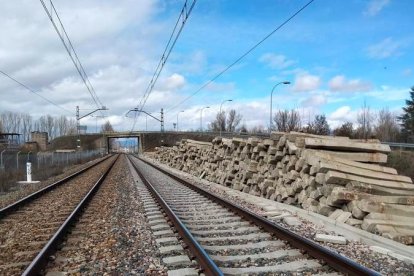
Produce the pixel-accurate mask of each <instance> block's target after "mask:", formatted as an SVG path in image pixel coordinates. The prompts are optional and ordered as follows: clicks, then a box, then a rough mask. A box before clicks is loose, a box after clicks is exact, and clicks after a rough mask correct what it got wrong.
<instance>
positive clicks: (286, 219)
mask: <svg viewBox="0 0 414 276" xmlns="http://www.w3.org/2000/svg"><path fill="white" fill-rule="evenodd" d="M283 222H284V223H286V224H287V225H289V226H298V225H300V224H301V222H300V220H299V219H298V218H297V217H284V218H283Z"/></svg>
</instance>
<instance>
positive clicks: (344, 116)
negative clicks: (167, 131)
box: [327, 105, 358, 128]
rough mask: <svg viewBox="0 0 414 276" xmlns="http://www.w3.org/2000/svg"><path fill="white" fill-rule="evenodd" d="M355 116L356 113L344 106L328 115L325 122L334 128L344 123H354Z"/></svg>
mask: <svg viewBox="0 0 414 276" xmlns="http://www.w3.org/2000/svg"><path fill="white" fill-rule="evenodd" d="M357 114H358V112H357V111H354V110H352V109H351V107H350V106H347V105H346V106H341V107H339V108H338V109H336V110H335V111H334V112H332V113H331V114H329V115H328V116H327V120H328V123H329V125H330V126H331V127H332V128H336V127H338V126H340V125H342V124H343V123H345V122H352V123H355V122H356V118H357Z"/></svg>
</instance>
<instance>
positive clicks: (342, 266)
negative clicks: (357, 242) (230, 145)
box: [136, 156, 381, 275]
mask: <svg viewBox="0 0 414 276" xmlns="http://www.w3.org/2000/svg"><path fill="white" fill-rule="evenodd" d="M136 158H138V159H139V160H141V161H142V162H144V163H146V164H148V165H150V166H151V167H153V168H155V169H157V170H158V171H160V172H162V173H164V174H166V175H167V176H169V177H171V178H172V179H174V180H176V181H178V182H179V183H181V184H183V185H185V186H187V187H188V188H190V189H192V190H194V191H196V192H198V193H200V194H202V195H204V196H206V197H207V198H209V199H211V200H212V201H214V202H216V203H218V204H220V205H222V206H224V207H226V208H229V209H230V210H231V211H233V212H235V213H236V214H238V215H239V216H241V217H243V218H245V219H247V220H249V221H251V222H253V223H254V224H256V225H257V226H259V227H261V228H262V229H264V230H266V231H267V232H269V233H271V234H272V235H273V236H275V237H277V238H279V239H281V240H285V241H287V242H289V244H290V245H292V246H293V247H296V248H298V249H301V250H303V251H305V252H306V253H307V254H309V255H310V256H312V257H314V258H316V259H318V260H323V261H325V262H326V263H327V264H328V265H329V266H331V267H332V268H334V269H336V270H337V271H339V272H342V273H345V274H347V275H381V274H380V273H378V272H376V271H374V270H372V269H369V268H367V267H364V266H362V265H360V264H358V263H357V262H355V261H353V260H351V259H349V258H347V257H344V256H342V255H339V254H338V253H336V252H333V251H332V250H329V249H327V248H325V247H323V246H321V245H319V244H317V243H316V242H314V241H312V240H310V239H307V238H305V237H302V236H299V235H298V234H296V233H294V232H292V231H290V230H288V229H286V228H283V227H281V226H279V225H277V224H275V223H273V222H272V221H270V220H268V219H265V218H263V217H261V216H259V215H256V214H255V213H253V212H251V211H249V210H247V209H245V208H243V207H241V206H239V205H237V204H235V203H233V202H231V201H229V200H227V199H224V198H221V197H219V196H217V195H214V194H212V193H210V192H208V191H207V190H204V189H202V188H200V187H197V186H195V185H193V184H191V183H189V182H187V181H185V180H184V179H181V178H180V177H178V176H176V175H174V174H172V173H170V172H168V171H166V170H164V169H162V168H160V167H158V166H156V165H154V164H152V163H150V162H148V161H146V160H144V159H141V158H140V157H138V156H136Z"/></svg>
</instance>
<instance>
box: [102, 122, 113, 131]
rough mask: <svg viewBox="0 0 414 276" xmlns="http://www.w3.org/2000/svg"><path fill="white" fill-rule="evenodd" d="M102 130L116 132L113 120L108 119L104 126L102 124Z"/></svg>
mask: <svg viewBox="0 0 414 276" xmlns="http://www.w3.org/2000/svg"><path fill="white" fill-rule="evenodd" d="M101 132H114V128H113V127H112V124H111V122H109V121H106V122H105V123H104V124H103V125H102V126H101Z"/></svg>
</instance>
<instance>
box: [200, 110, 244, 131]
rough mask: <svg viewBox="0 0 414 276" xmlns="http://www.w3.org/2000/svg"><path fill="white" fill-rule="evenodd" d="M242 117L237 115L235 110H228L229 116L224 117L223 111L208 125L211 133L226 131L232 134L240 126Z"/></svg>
mask: <svg viewBox="0 0 414 276" xmlns="http://www.w3.org/2000/svg"><path fill="white" fill-rule="evenodd" d="M242 118H243V116H242V115H241V114H240V113H237V111H236V110H234V109H232V110H230V112H229V114H228V115H226V112H225V111H222V112H221V113H220V112H219V113H217V115H216V119H215V120H214V121H213V122H211V123H210V124H209V125H208V128H209V129H210V130H211V131H220V130H221V131H228V132H234V131H235V130H236V129H237V127H238V125H239V124H240V122H241V120H242Z"/></svg>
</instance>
